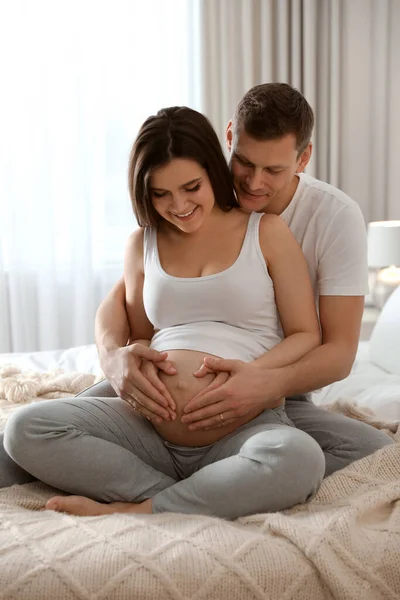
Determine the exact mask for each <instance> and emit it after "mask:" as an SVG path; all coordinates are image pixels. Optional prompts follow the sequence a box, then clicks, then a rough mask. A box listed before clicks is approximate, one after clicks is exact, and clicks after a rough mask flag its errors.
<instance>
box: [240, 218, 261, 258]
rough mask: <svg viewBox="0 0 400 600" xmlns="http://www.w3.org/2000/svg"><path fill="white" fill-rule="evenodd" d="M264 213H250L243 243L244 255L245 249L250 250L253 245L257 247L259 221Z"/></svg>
mask: <svg viewBox="0 0 400 600" xmlns="http://www.w3.org/2000/svg"><path fill="white" fill-rule="evenodd" d="M263 214H264V213H258V212H252V213H251V214H250V217H249V222H248V224H247V231H246V236H245V238H244V241H243V248H242V250H243V254H246V251H247V248H251V247H252V246H254V244H255V245H256V246H257V245H258V239H259V235H258V232H259V227H260V220H261V217H262V216H263Z"/></svg>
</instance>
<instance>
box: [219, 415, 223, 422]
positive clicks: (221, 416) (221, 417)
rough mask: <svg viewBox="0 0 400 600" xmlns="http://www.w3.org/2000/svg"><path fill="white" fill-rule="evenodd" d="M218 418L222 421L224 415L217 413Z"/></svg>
mask: <svg viewBox="0 0 400 600" xmlns="http://www.w3.org/2000/svg"><path fill="white" fill-rule="evenodd" d="M219 418H220V419H221V421H223V420H224V415H223V414H222V413H219Z"/></svg>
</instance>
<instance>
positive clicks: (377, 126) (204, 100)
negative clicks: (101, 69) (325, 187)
mask: <svg viewBox="0 0 400 600" xmlns="http://www.w3.org/2000/svg"><path fill="white" fill-rule="evenodd" d="M198 6H199V8H198V18H199V23H200V35H199V38H200V44H201V50H200V59H201V86H200V91H201V93H200V98H199V105H200V107H201V109H202V110H203V111H204V112H205V113H206V114H207V115H208V116H209V118H210V119H211V121H212V122H213V124H214V126H215V127H216V129H217V131H218V134H219V135H220V138H221V139H223V137H224V131H225V127H226V124H227V122H228V120H229V119H230V118H231V116H232V113H233V110H234V107H235V105H236V103H237V102H238V100H239V99H240V97H241V96H242V95H243V93H244V92H245V91H246V90H248V89H249V88H250V87H251V86H253V85H255V84H258V83H261V82H267V81H286V82H288V83H290V84H292V85H294V86H295V87H297V88H298V89H299V90H300V91H301V92H302V93H303V94H304V95H305V96H306V98H307V99H308V101H309V102H310V104H311V105H312V106H313V108H314V110H315V115H316V127H315V132H314V139H313V142H314V155H313V159H312V161H311V163H310V165H309V167H308V172H309V173H310V174H312V175H314V176H316V177H319V178H320V179H323V180H325V181H328V182H330V183H332V184H334V185H336V186H338V187H340V188H341V189H343V190H344V191H345V192H347V193H348V194H349V195H350V196H352V197H353V198H354V199H355V200H356V201H357V202H358V203H359V204H360V206H361V208H362V210H363V213H364V216H365V219H366V221H371V220H378V219H396V218H397V219H399V218H400V192H399V190H398V186H397V185H396V183H397V179H396V180H395V177H397V174H398V173H400V68H399V64H400V0H199V5H198Z"/></svg>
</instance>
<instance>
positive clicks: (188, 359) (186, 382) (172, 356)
mask: <svg viewBox="0 0 400 600" xmlns="http://www.w3.org/2000/svg"><path fill="white" fill-rule="evenodd" d="M206 356H212V355H211V354H205V353H204V352H195V351H193V350H169V351H168V359H169V360H172V361H174V363H175V365H176V369H177V374H176V375H165V373H163V372H161V371H160V372H159V377H160V379H161V380H162V381H163V383H164V384H165V385H166V387H167V388H168V390H169V392H170V394H171V396H172V398H173V399H174V401H175V403H176V419H175V421H163V422H162V423H161V424H160V425H157V424H154V428H155V429H156V430H157V432H158V433H159V434H160V435H161V437H163V438H164V439H165V440H167V441H168V442H171V443H172V444H177V445H179V446H206V445H208V444H213V443H214V442H216V441H217V440H219V439H221V438H223V437H224V436H225V435H227V434H228V433H230V432H231V431H234V430H235V429H237V428H238V427H240V426H241V425H243V424H244V423H247V422H248V421H251V420H252V419H254V417H256V416H257V415H258V414H260V411H259V410H258V411H254V412H252V413H251V414H248V415H246V416H245V417H242V418H241V419H237V420H236V421H235V422H234V423H231V424H228V425H226V426H224V427H220V428H218V429H214V430H210V431H204V430H198V431H189V429H188V425H187V424H185V423H182V421H181V417H182V416H183V414H184V413H183V409H184V407H185V406H186V404H187V403H188V402H189V400H191V399H192V398H193V397H194V396H195V395H196V394H197V393H198V392H200V391H201V390H203V389H204V388H206V387H207V386H208V385H209V384H210V383H211V382H212V381H213V380H214V378H215V375H212V374H209V375H206V376H205V377H202V378H198V377H194V375H193V373H194V372H195V371H197V369H198V368H199V367H200V366H201V365H202V364H203V359H204V358H205V357H206ZM221 412H222V411H221Z"/></svg>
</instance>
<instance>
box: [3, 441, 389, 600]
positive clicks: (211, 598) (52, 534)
mask: <svg viewBox="0 0 400 600" xmlns="http://www.w3.org/2000/svg"><path fill="white" fill-rule="evenodd" d="M392 436H393V437H395V438H396V440H397V443H395V444H394V445H392V446H388V447H386V448H384V449H382V450H380V451H378V452H377V453H375V454H374V455H372V456H369V457H367V458H364V459H362V460H360V461H357V462H355V463H353V464H352V465H350V466H349V467H347V468H346V469H343V470H342V471H338V472H337V473H335V474H334V475H332V476H330V477H329V478H327V479H326V480H324V482H323V483H322V486H321V488H320V490H319V492H318V494H317V495H316V496H315V497H314V498H313V499H312V500H311V501H310V502H308V503H306V504H302V505H298V506H296V507H294V508H292V509H290V510H287V511H283V512H281V513H271V514H260V515H255V516H252V517H245V518H242V519H238V520H237V521H235V522H227V521H224V520H222V519H217V518H211V517H204V516H196V515H181V514H172V513H166V514H161V515H120V514H115V515H106V516H102V517H74V516H71V515H66V514H59V513H54V512H51V511H41V510H40V509H41V508H42V507H43V506H44V503H45V502H46V500H47V499H48V498H49V497H51V496H52V495H53V494H54V490H52V489H51V488H49V487H48V486H45V485H44V484H40V483H34V484H27V485H24V486H13V487H11V488H6V489H3V490H0V600H33V599H38V600H47V599H49V600H50V599H51V600H52V599H57V600H89V599H90V600H100V599H101V600H132V599H133V600H136V599H137V600H142V599H143V600H158V599H160V600H164V599H165V600H167V599H168V600H188V599H191V600H250V599H251V600H253V599H256V600H291V599H292V600H303V599H304V600H318V599H321V600H322V599H337V600H383V599H385V600H386V599H391V600H398V598H400V569H399V565H400V436H399V432H396V433H392ZM249 493H251V491H250V490H249ZM227 501H229V500H227Z"/></svg>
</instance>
